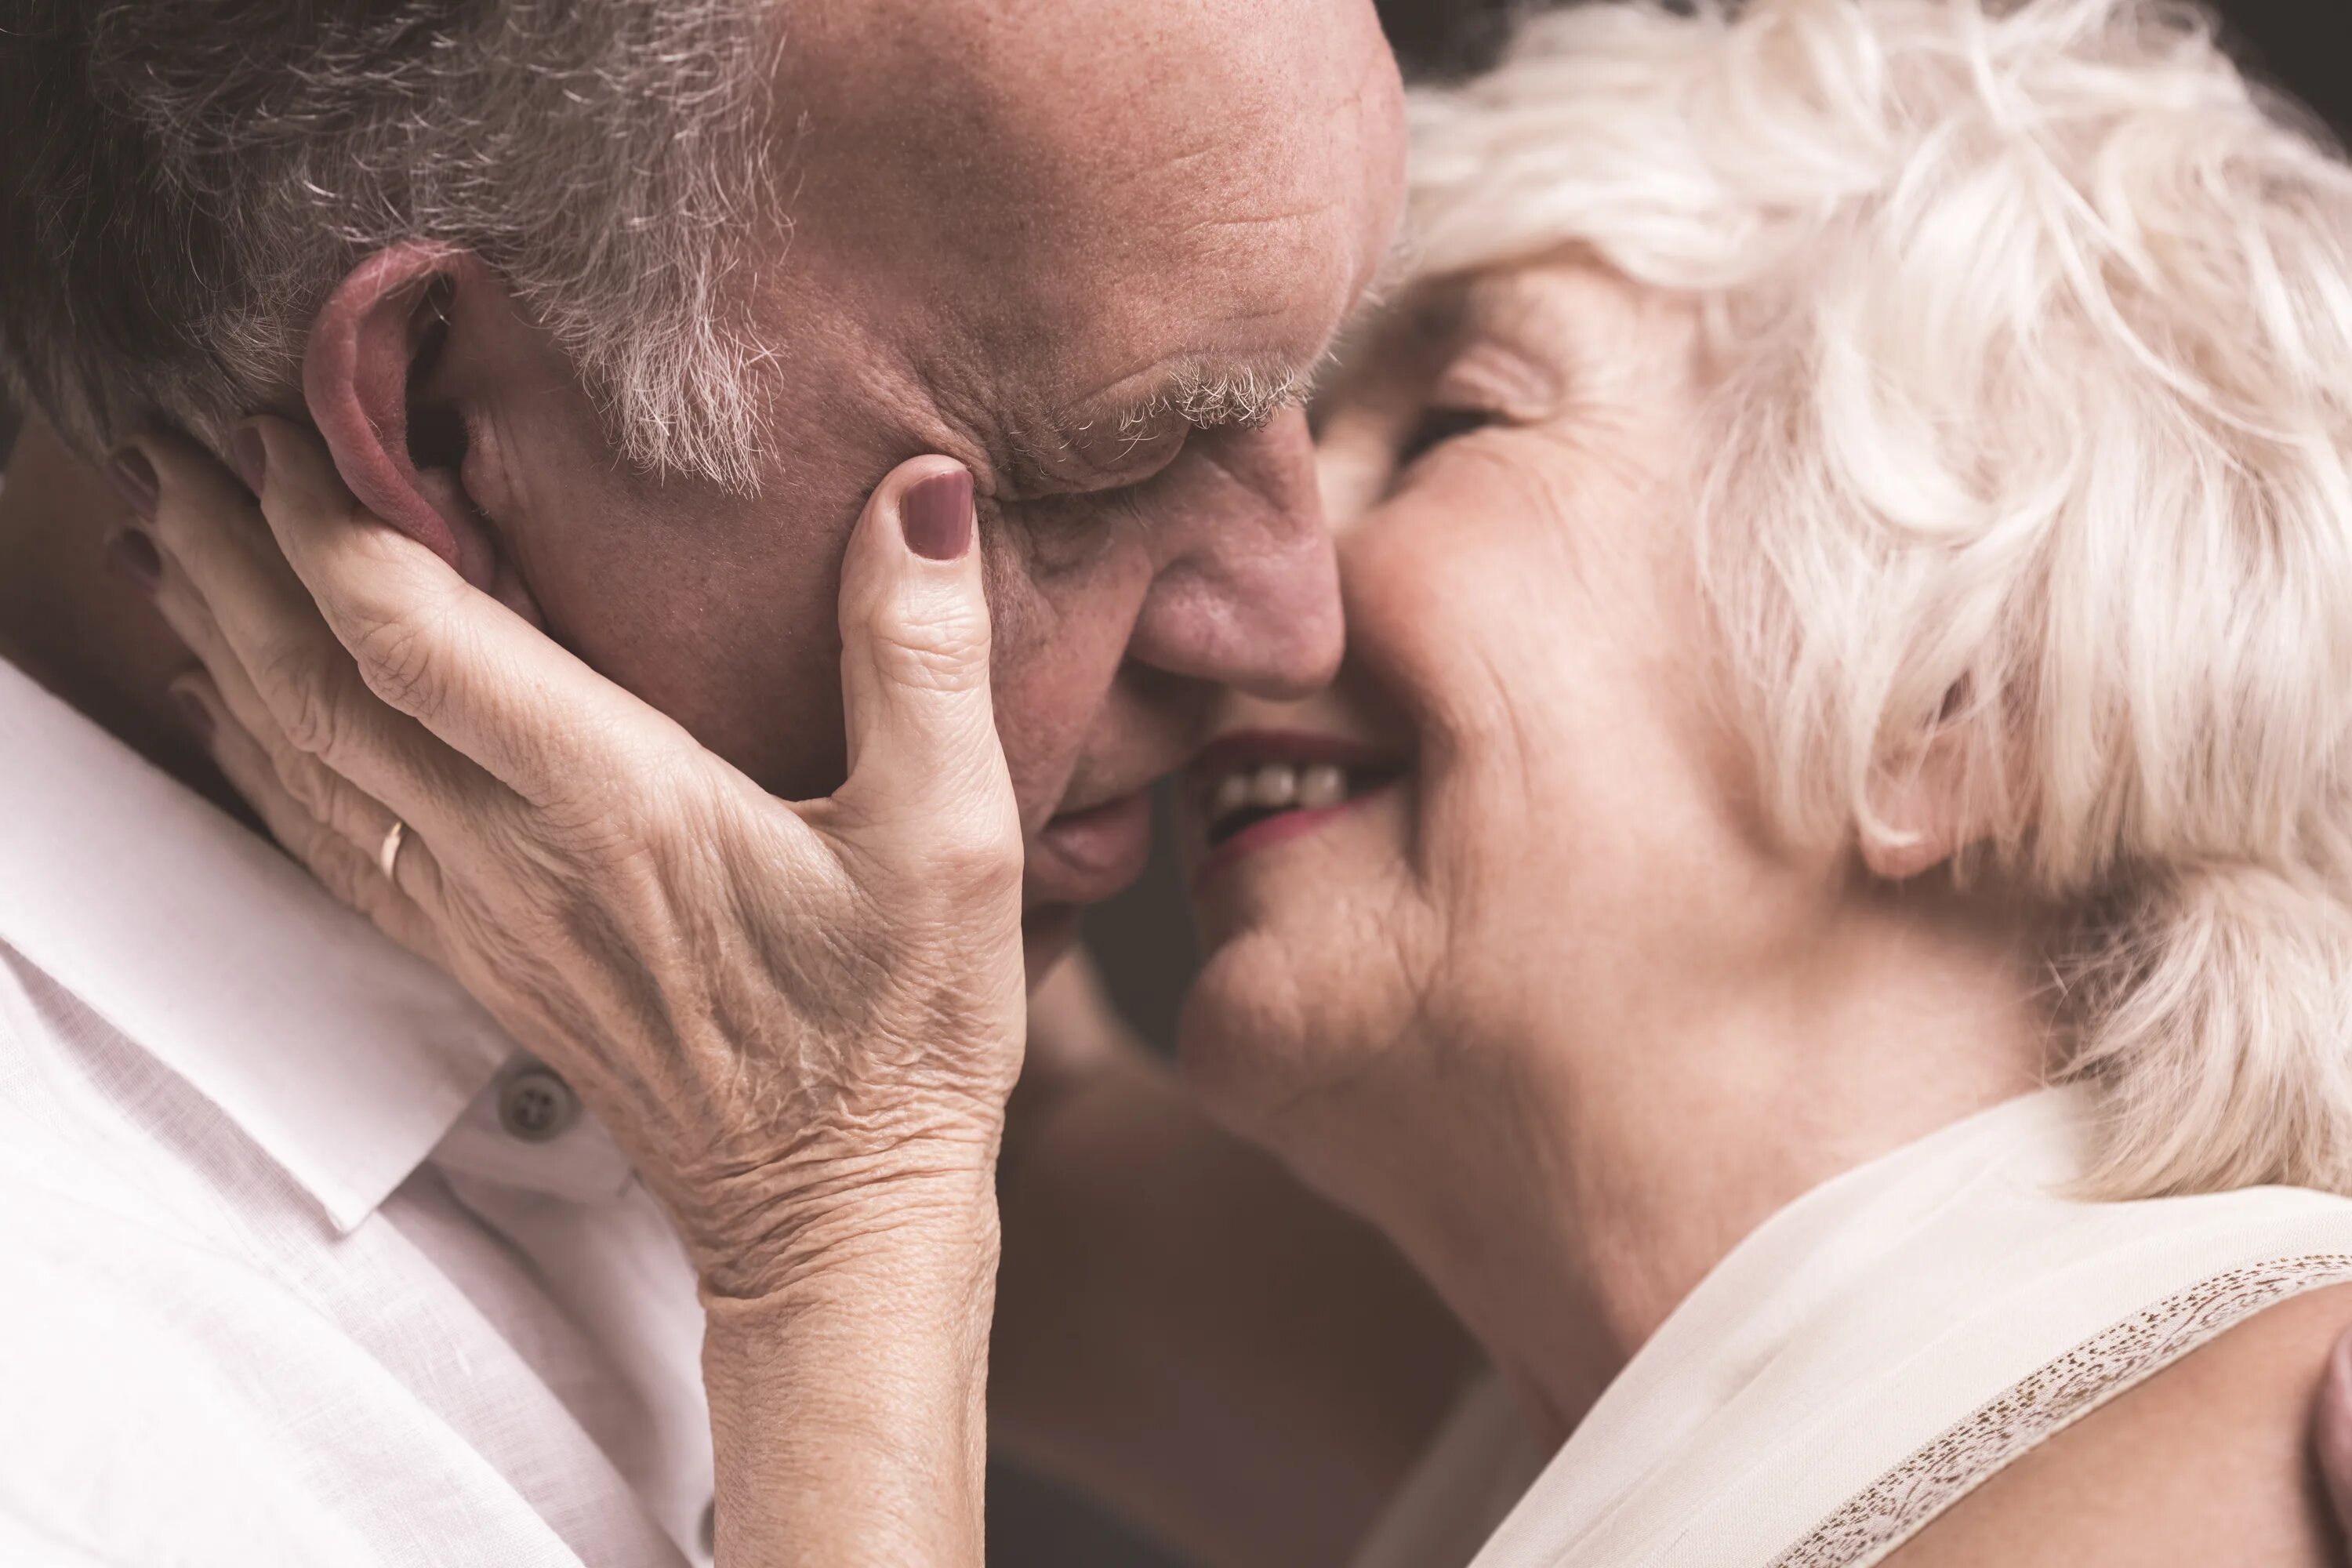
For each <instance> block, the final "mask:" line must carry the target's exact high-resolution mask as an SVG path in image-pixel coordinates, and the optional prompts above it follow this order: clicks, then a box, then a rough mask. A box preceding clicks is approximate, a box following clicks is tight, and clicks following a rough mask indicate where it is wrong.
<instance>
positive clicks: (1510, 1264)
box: [1343, 890, 2049, 1437]
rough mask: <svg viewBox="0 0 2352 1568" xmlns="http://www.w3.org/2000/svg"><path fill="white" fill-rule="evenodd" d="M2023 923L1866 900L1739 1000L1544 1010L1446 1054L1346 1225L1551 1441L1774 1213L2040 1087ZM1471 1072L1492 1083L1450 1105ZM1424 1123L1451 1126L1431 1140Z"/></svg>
mask: <svg viewBox="0 0 2352 1568" xmlns="http://www.w3.org/2000/svg"><path fill="white" fill-rule="evenodd" d="M2020 927H2021V922H2019V921H2012V920H2007V919H2001V920H1993V919H1988V918H1987V917H1985V916H1984V915H1982V914H1980V913H1978V912H1977V911H1976V910H1974V909H1973V908H1971V907H1970V906H1969V905H1966V904H1964V903H1963V902H1962V901H1961V900H1958V899H1956V898H1951V897H1948V896H1940V895H1922V894H1919V893H1917V892H1915V891H1910V890H1906V892H1904V893H1902V894H1900V895H1895V894H1884V893H1882V894H1878V895H1875V896H1870V895H1865V896H1864V898H1863V899H1861V900H1859V901H1858V902H1857V903H1856V904H1855V906H1854V907H1853V909H1852V910H1851V912H1850V914H1849V915H1848V916H1845V917H1842V918H1840V919H1839V920H1838V921H1836V922H1835V929H1834V930H1832V931H1825V932H1824V933H1823V934H1822V940H1821V941H1820V942H1818V943H1816V944H1813V945H1812V951H1811V952H1809V953H1808V954H1807V955H1806V956H1805V957H1804V958H1803V959H1802V960H1801V961H1800V962H1797V963H1789V964H1785V965H1782V966H1780V967H1778V968H1776V969H1774V970H1773V971H1771V972H1770V973H1765V974H1763V975H1762V976H1761V977H1760V978H1757V979H1753V980H1751V981H1748V982H1747V983H1724V984H1709V983H1708V982H1707V981H1706V979H1705V978H1703V977H1702V976H1700V975H1698V974H1696V973H1689V972H1687V971H1686V972H1685V973H1681V974H1678V975H1658V976H1651V977H1647V980H1648V983H1647V984H1643V985H1641V986H1639V987H1628V988H1627V990H1626V991H1625V993H1624V994H1628V995H1633V994H1639V995H1642V996H1644V997H1646V998H1649V999H1650V1000H1649V1002H1648V1003H1647V1004H1646V1005H1629V1006H1626V1007H1623V1008H1620V1009H1617V1010H1616V1011H1615V1014H1614V1016H1609V1015H1608V1014H1607V1013H1605V1012H1603V1011H1602V1010H1601V1009H1597V1008H1596V1007H1595V1006H1594V1005H1593V1002H1594V998H1592V997H1591V995H1589V994H1588V995H1578V996H1566V997H1561V998H1559V999H1558V1002H1557V1010H1556V1011H1554V1012H1552V1013H1551V1014H1550V1015H1549V1016H1544V1017H1542V1018H1539V1019H1535V1020H1530V1021H1528V1022H1527V1023H1524V1024H1522V1025H1521V1026H1520V1028H1519V1030H1518V1031H1517V1035H1516V1037H1514V1038H1513V1040H1512V1041H1511V1042H1510V1043H1509V1044H1507V1045H1505V1044H1502V1043H1499V1042H1498V1043H1496V1044H1495V1045H1494V1047H1493V1049H1492V1051H1491V1053H1488V1052H1480V1053H1467V1052H1465V1050H1463V1049H1462V1048H1461V1047H1460V1046H1459V1044H1458V1043H1457V1044H1456V1046H1455V1047H1454V1048H1452V1049H1449V1050H1448V1051H1447V1052H1445V1053H1444V1060H1445V1061H1446V1063H1447V1064H1448V1068H1449V1073H1450V1076H1449V1078H1448V1079H1447V1083H1446V1085H1445V1088H1444V1092H1443V1093H1442V1094H1441V1093H1438V1092H1436V1090H1435V1089H1434V1088H1433V1086H1422V1088H1421V1089H1420V1090H1419V1092H1417V1093H1413V1094H1409V1095H1407V1096H1406V1097H1404V1103H1403V1104H1402V1105H1401V1106H1400V1110H1399V1113H1398V1118H1397V1120H1398V1121H1399V1123H1400V1125H1399V1126H1398V1128H1397V1130H1396V1131H1397V1135H1398V1136H1399V1137H1400V1138H1408V1137H1409V1138H1411V1139H1412V1141H1413V1142H1415V1143H1418V1144H1421V1145H1422V1146H1423V1148H1424V1149H1425V1151H1426V1152H1424V1153H1422V1154H1419V1155H1417V1157H1416V1158H1415V1159H1413V1160H1412V1162H1410V1163H1409V1164H1410V1167H1411V1168H1410V1169H1406V1170H1398V1169H1397V1168H1396V1166H1397V1162H1395V1160H1394V1159H1393V1156H1392V1155H1391V1157H1390V1158H1388V1159H1385V1160H1384V1161H1383V1162H1382V1170H1383V1172H1385V1173H1387V1178H1386V1179H1383V1177H1382V1175H1381V1174H1379V1173H1374V1174H1372V1175H1370V1179H1369V1182H1368V1183H1367V1185H1369V1186H1370V1188H1371V1189H1372V1190H1371V1192H1370V1195H1369V1198H1368V1201H1364V1202H1361V1203H1360V1206H1361V1207H1363V1208H1364V1209H1365V1210H1366V1211H1367V1212H1368V1213H1370V1214H1371V1215H1372V1216H1373V1217H1374V1218H1375V1219H1376V1220H1377V1221H1379V1222H1380V1223H1381V1224H1382V1225H1383V1226H1385V1227H1386V1228H1388V1229H1389V1230H1390V1233H1391V1235H1392V1236H1394V1237H1396V1238H1397V1240H1398V1241H1399V1243H1400V1244H1401V1245H1402V1246H1403V1247H1405V1249H1406V1250H1407V1252H1408V1253H1409V1254H1410V1255H1411V1256H1412V1258H1413V1259H1414V1261H1415V1262H1416V1264H1417V1265H1418V1266H1419V1267H1421V1268H1423V1271H1424V1272H1425V1273H1426V1274H1427V1275H1428V1276H1429V1277H1430V1279H1432V1281H1433V1283H1434V1284H1435V1285H1436V1287H1437V1288H1438V1289H1439V1290H1440V1291H1441V1292H1442V1293H1443V1294H1444V1296H1445V1297H1446V1299H1447V1300H1448V1302H1449V1303H1450V1304H1451V1305H1452V1306H1453V1307H1454V1310H1455V1311H1456V1312H1457V1313H1459V1314H1460V1315H1461V1316H1462V1317H1463V1319H1464V1321H1465V1322H1467V1323H1468V1324H1469V1326H1470V1328H1471V1330H1472V1331H1473V1332H1474V1333H1475V1334H1477V1335H1478V1337H1479V1338H1480V1339H1481V1341H1482V1342H1484V1343H1485V1344H1486V1348H1487V1351H1488V1352H1489V1354H1490V1355H1491V1356H1492V1357H1493V1358H1494V1360H1495V1362H1496V1364H1497V1366H1498V1367H1499V1368H1500V1369H1501V1370H1502V1371H1503V1373H1504V1374H1505V1375H1506V1376H1507V1378H1508V1379H1509V1380H1510V1381H1511V1382H1512V1383H1513V1384H1514V1385H1515V1386H1516V1387H1517V1389H1518V1390H1519V1392H1520V1394H1521V1396H1522V1398H1523V1400H1525V1401H1526V1402H1527V1403H1528V1405H1529V1407H1530V1408H1531V1410H1532V1411H1534V1412H1535V1414H1536V1415H1537V1417H1538V1422H1539V1424H1540V1425H1541V1426H1543V1427H1545V1428H1548V1429H1549V1434H1550V1436H1554V1437H1565V1436H1566V1435H1567V1433H1568V1432H1569V1431H1570V1430H1571V1429H1572V1428H1573V1427H1574V1426H1575V1425H1576V1424H1577V1422H1578V1421H1579V1420H1580V1418H1581V1417H1582V1415H1583V1413H1584V1411H1585V1410H1586V1409H1587V1408H1589V1407H1590V1405H1591V1402H1592V1400H1593V1399H1594V1398H1595V1397H1597V1396H1598V1394H1600V1392H1601V1389H1602V1388H1603V1387H1605V1386H1606V1385H1607V1384H1608V1383H1609V1382H1610V1381H1611V1380H1612V1378H1614V1377H1615V1376H1616V1374H1617V1373H1618V1372H1619V1371H1620V1370H1622V1367H1623V1366H1624V1364H1625V1363H1626V1362H1627V1361H1628V1360H1630V1359H1631V1358H1632V1356H1633V1353H1634V1352H1636V1351H1638V1350H1639V1349H1640V1348H1641V1347H1642V1345H1643V1343H1644V1342H1646V1341H1647V1340H1648V1339H1649V1338H1650V1336H1651V1335H1652V1334H1653V1333H1654V1332H1655V1331H1657V1329H1658V1327H1659V1325H1660V1324H1662V1323H1663V1322H1664V1321H1665V1319H1666V1317H1667V1316H1668V1315H1669V1314H1670V1313H1672V1312H1673V1311H1674V1310H1675V1308H1676V1307H1677V1306H1678V1305H1680V1303H1681V1302H1682V1300H1684V1298H1685V1297H1686V1296H1688V1295H1689V1294H1690V1292H1691V1291H1692V1290H1693V1289H1696V1287H1697V1285H1698V1283H1699V1281H1700V1280H1701V1279H1704V1278H1705V1277H1706V1275H1707V1273H1708V1272H1709V1271H1710V1270H1712V1269H1713V1268H1715V1266H1716V1265H1717V1263H1719V1262H1720V1261H1722V1259H1723V1258H1724V1257H1725V1255H1726V1254H1727V1253H1728V1252H1729V1251H1730V1250H1731V1249H1732V1247H1735V1246H1737V1245H1738V1243H1739V1241H1740V1240H1741V1239H1742V1238H1744V1237H1747V1236H1748V1234H1749V1233H1750V1232H1751V1231H1753V1230H1755V1229H1756V1227H1757V1226H1759V1225H1761V1224H1762V1223H1763V1222H1764V1221H1765V1220H1766V1219H1768V1218H1769V1217H1770V1216H1771V1215H1773V1214H1774V1213H1775V1212H1776V1211H1778V1210H1779V1209H1780V1208H1782V1207H1784V1206H1785V1205H1788V1204H1790V1203H1791V1202H1793V1201H1794V1200H1795V1199H1796V1198H1798V1197H1799V1196H1801V1195H1802V1194H1804V1193H1806V1192H1808V1191H1810V1190H1811V1189H1812V1188H1813V1187H1815V1186H1818V1185H1820V1184H1822V1183H1823V1182H1825V1181H1828V1180H1829V1179H1830V1178H1832V1176H1835V1175H1838V1174H1839V1173H1843V1172H1845V1171H1848V1170H1851V1169H1853V1168H1854V1167H1855V1166H1857V1165H1860V1164H1863V1163H1866V1162H1868V1161H1870V1160H1872V1159H1874V1158H1876V1157H1877V1156H1879V1155H1881V1154H1885V1153H1887V1152H1892V1151H1893V1150H1895V1149H1898V1148H1900V1147H1902V1146H1903V1145H1905V1144H1906V1143H1909V1142H1915V1141H1916V1140H1917V1139H1919V1138H1922V1137H1924V1136H1926V1135H1927V1133H1929V1132H1932V1131H1935V1130H1937V1128H1940V1127H1944V1126H1948V1125H1949V1124H1950V1123H1952V1122H1955V1121H1960V1120H1962V1119H1963V1118H1965V1117H1968V1116H1969V1115H1972V1114H1974V1113H1975V1112H1977V1111H1979V1110H1984V1109H1986V1108H1988V1107H1990V1106H1993V1105H1997V1104H1999V1103H2000V1102H2002V1101H2003V1100H2010V1099H2013V1098H2015V1097H2016V1096H2018V1095H2020V1094H2022V1093H2025V1092H2028V1091H2030V1090H2031V1089H2034V1088H2035V1087H2037V1086H2038V1085H2039V1084H2040V1083H2042V1081H2044V1078H2045V1073H2046V1068H2047V1060H2046V1055H2047V1049H2048V1046H2047V1042H2048V1039H2049V1029H2048V1024H2047V1020H2046V1019H2045V1018H2044V1017H2043V1016H2042V1015H2041V1013H2040V1011H2039V1009H2038V1008H2037V1006H2036V1005H2035V1002H2034V997H2035V994H2036V992H2035V982H2034V977H2033V976H2034V970H2033V967H2032V959H2031V957H2030V956H2029V954H2028V953H2027V952H2025V951H2024V950H2023V948H2022V946H2021V943H2020V942H2018V941H2017V939H2016V936H2015V933H2016V931H2018V930H2019V929H2020ZM1659 997H1672V998H1673V1002H1672V1003H1671V1005H1657V1003H1656V1000H1655V999H1656V998H1659ZM1473 1055H1475V1057H1476V1058H1491V1059H1493V1060H1495V1061H1497V1062H1499V1063H1500V1064H1502V1065H1501V1068H1500V1069H1499V1070H1497V1071H1496V1072H1495V1073H1494V1074H1493V1076H1492V1077H1491V1079H1487V1080H1486V1081H1484V1082H1483V1083H1481V1084H1480V1085H1478V1086H1476V1087H1475V1088H1474V1089H1471V1090H1470V1092H1469V1093H1467V1094H1465V1092H1464V1085H1463V1083H1462V1080H1461V1076H1460V1069H1461V1065H1462V1063H1463V1061H1464V1060H1465V1056H1473ZM1435 1104H1444V1105H1446V1106H1447V1107H1448V1109H1449V1111H1452V1112H1454V1114H1449V1115H1448V1117H1447V1118H1446V1119H1445V1125H1444V1128H1442V1129H1438V1128H1432V1127H1431V1126H1429V1125H1428V1123H1429V1121H1430V1115H1429V1110H1430V1107H1431V1106H1433V1105H1435ZM1432 1134H1434V1135H1435V1136H1436V1137H1437V1138H1438V1140H1439V1141H1440V1143H1441V1145H1442V1146H1441V1147H1437V1148H1433V1149H1432V1148H1427V1143H1428V1140H1429V1139H1430V1137H1431V1136H1432ZM1433 1162H1434V1163H1433ZM1431 1169H1440V1170H1444V1171H1446V1172H1447V1173H1448V1174H1449V1180H1448V1181H1447V1182H1445V1183H1444V1184H1432V1183H1429V1182H1427V1181H1426V1179H1425V1173H1426V1172H1427V1171H1429V1170H1431ZM1415 1173H1421V1174H1422V1176H1423V1179H1420V1180H1416V1179H1414V1177H1415ZM1346 1174H1347V1175H1350V1176H1353V1175H1363V1174H1364V1173H1361V1172H1356V1173H1346ZM1343 1184H1354V1183H1352V1182H1345V1181H1343Z"/></svg>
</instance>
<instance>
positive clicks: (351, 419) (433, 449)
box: [302, 242, 538, 620]
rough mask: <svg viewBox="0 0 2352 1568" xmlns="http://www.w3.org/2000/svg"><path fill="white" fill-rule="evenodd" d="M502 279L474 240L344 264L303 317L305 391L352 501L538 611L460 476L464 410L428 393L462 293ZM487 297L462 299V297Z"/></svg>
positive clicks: (498, 313) (496, 288)
mask: <svg viewBox="0 0 2352 1568" xmlns="http://www.w3.org/2000/svg"><path fill="white" fill-rule="evenodd" d="M469 291H470V292H471V293H474V294H483V295H497V296H499V298H498V300H497V301H496V306H497V309H496V310H495V312H494V313H488V312H484V311H481V310H470V311H468V312H467V314H468V315H470V316H472V317H474V318H476V319H480V318H482V317H483V316H484V315H485V314H486V313H488V314H494V315H495V317H496V318H498V319H503V318H504V316H505V314H506V310H505V300H504V294H503V286H502V285H501V284H500V283H499V280H498V279H497V277H496V275H495V274H493V273H492V272H491V271H490V270H489V268H487V267H485V266H484V265H483V264H482V262H481V261H480V259H479V258H477V257H475V256H474V255H473V254H472V253H471V252H469V251H466V250H463V249H460V248H457V247H451V246H445V245H434V244H428V243H424V242H409V243H404V244H400V245H394V246H388V247H385V248H383V249H382V250H379V251H377V252H376V253H375V254H374V255H373V256H370V257H369V258H367V259H366V260H364V261H362V262H361V263H360V264H359V265H358V266H357V267H354V268H352V270H351V271H350V272H349V273H348V274H346V275H345V277H344V279H343V280H342V282H341V283H340V284H338V285H337V286H336V289H335V291H334V293H333V294H331V296H329V297H328V300H327V302H326V304H325V305H324V306H322V307H321V308H320V311H319V315H318V319H317V320H316V321H314V322H313V323H312V326H311V330H310V347H309V350H308V352H307V353H305V355H304V357H303V362H302V392H303V397H304V400H305V401H306V402H307V403H308V404H309V405H310V418H311V421H312V423H313V424H315V425H316V426H318V429H319V434H320V437H321V438H322V439H323V440H324V441H325V442H326V444H327V449H328V450H329V451H330V452H331V453H332V454H333V456H334V459H335V467H336V468H337V469H338V470H340V471H341V474H342V477H343V482H344V483H345V484H347V485H349V486H350V487H351V489H352V494H353V495H354V496H356V497H357V498H358V499H359V500H360V503H361V504H362V505H363V506H365V507H366V508H367V509H368V510H370V511H372V512H373V513H374V514H375V515H376V516H377V517H379V518H382V519H383V521H385V522H388V523H390V524H391V525H392V526H393V527H394V528H397V529H398V530H400V531H402V532H403V533H405V534H407V535H408V536H409V537H410V538H412V539H414V540H415V541H416V542H418V543H420V544H422V545H424V546H425V548H427V549H428V550H431V551H432V552H434V553H435V554H436V555H438V556H440V557H441V558H442V559H443V560H444V561H446V562H447V563H449V564H450V566H451V567H452V568H454V569H455V570H456V571H457V573H458V574H460V575H461V576H463V577H464V578H465V579H466V580H467V582H469V583H471V584H474V585H475V586H476V587H478V588H480V589H483V590H484V591H486V592H489V593H492V594H495V595H497V596H498V597H499V598H500V599H501V600H503V601H505V602H507V603H508V604H509V605H511V606H512V607H514V608H516V609H517V610H519V611H520V612H522V613H523V614H524V615H526V616H530V618H532V619H534V620H535V619H537V618H538V617H537V616H536V614H535V611H534V608H533V606H531V605H530V602H529V598H528V595H525V594H524V593H523V591H522V588H521V585H520V581H519V580H517V579H516V577H515V575H514V574H513V572H512V570H511V568H510V567H509V566H508V565H507V564H506V563H505V562H504V560H503V557H502V552H501V551H500V549H499V542H498V539H497V537H496V536H495V534H494V533H493V531H492V530H491V528H490V527H489V524H488V520H487V519H486V518H485V517H484V516H483V515H482V513H481V511H480V509H479V508H478V507H477V506H476V505H475V504H474V501H473V499H472V497H471V496H470V495H469V494H468V493H467V487H466V482H465V478H464V460H465V456H466V445H467V442H466V421H465V416H464V412H463V410H462V409H461V408H460V407H459V406H457V405H456V404H455V403H454V402H452V401H450V400H449V398H448V397H447V395H445V394H440V393H436V392H435V390H434V384H435V383H436V381H437V380H438V379H439V378H438V377H436V375H435V374H434V372H435V370H436V362H437V361H438V360H439V358H440V357H441V355H442V354H444V353H446V352H447V350H448V348H449V344H448V336H449V333H450V332H451V331H452V326H451V322H452V321H453V319H454V318H455V317H456V316H457V314H458V310H459V308H460V307H459V297H460V296H461V295H465V294H467V293H468V292H469ZM489 302H490V301H488V300H481V301H473V300H467V301H466V303H467V304H475V303H482V304H488V303H489Z"/></svg>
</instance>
